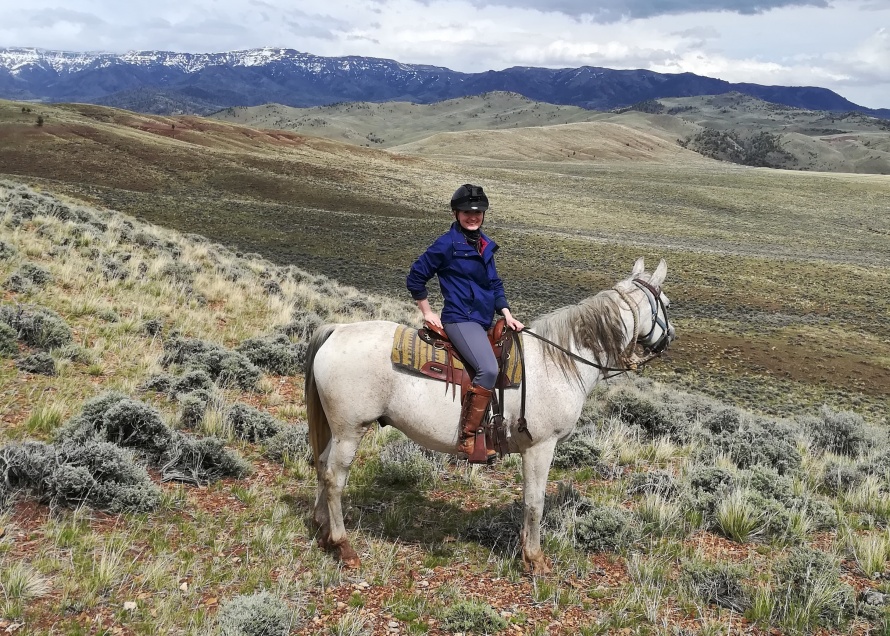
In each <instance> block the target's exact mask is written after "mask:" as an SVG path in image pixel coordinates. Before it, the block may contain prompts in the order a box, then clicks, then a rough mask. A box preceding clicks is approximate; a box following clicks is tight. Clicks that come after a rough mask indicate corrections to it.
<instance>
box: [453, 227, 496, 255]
mask: <svg viewBox="0 0 890 636" xmlns="http://www.w3.org/2000/svg"><path fill="white" fill-rule="evenodd" d="M450 234H451V239H452V240H453V241H454V242H455V243H462V244H463V245H466V246H467V247H469V245H470V244H469V243H467V237H466V236H464V233H463V232H461V231H460V227H459V225H458V222H457V221H454V222H453V223H452V224H451V230H450ZM479 234H480V235H481V236H482V240H483V241H484V243H485V247H484V248H483V249H482V254H483V255H484V254H485V253H487V252H493V251H494V250H496V249H497V247H498V244H497V243H495V242H494V241H492V240H491V238H490V237H489V236H487V235H486V234H485V233H484V232H480V233H479Z"/></svg>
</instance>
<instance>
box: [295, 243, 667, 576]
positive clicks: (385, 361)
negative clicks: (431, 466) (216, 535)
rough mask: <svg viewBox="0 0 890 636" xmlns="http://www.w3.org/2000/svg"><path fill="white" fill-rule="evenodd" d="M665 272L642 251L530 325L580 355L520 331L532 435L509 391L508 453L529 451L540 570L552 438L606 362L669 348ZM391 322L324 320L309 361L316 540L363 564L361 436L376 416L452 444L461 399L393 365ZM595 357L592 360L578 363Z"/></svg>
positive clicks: (534, 547)
mask: <svg viewBox="0 0 890 636" xmlns="http://www.w3.org/2000/svg"><path fill="white" fill-rule="evenodd" d="M666 273H667V266H666V265H665V262H664V261H663V260H662V261H661V262H660V263H659V265H658V267H657V268H656V270H655V271H654V272H652V273H651V274H648V273H646V272H645V266H644V263H643V259H642V258H640V259H638V260H637V261H636V263H635V264H634V267H633V271H632V272H631V275H630V277H629V278H627V279H626V280H623V281H620V282H619V283H617V284H616V285H615V287H614V288H612V289H610V290H606V291H603V292H600V293H599V294H597V295H596V296H593V297H591V298H588V299H586V300H584V301H582V302H581V303H579V304H577V305H572V306H569V307H566V308H563V309H559V310H557V311H555V312H553V313H551V314H548V315H546V316H543V317H541V318H539V319H537V320H535V321H534V322H532V324H531V325H530V327H529V328H530V330H532V331H534V332H535V333H537V334H539V335H541V336H543V337H545V338H548V339H550V340H552V341H554V342H556V343H558V344H560V345H561V346H562V347H564V348H565V349H566V350H568V351H570V352H571V353H572V354H573V356H574V357H572V356H569V355H567V354H566V353H563V352H562V351H560V350H558V349H557V348H555V347H553V346H551V345H549V344H547V343H545V342H542V341H540V340H537V339H532V338H530V337H529V336H528V334H526V335H523V336H522V342H523V346H524V351H525V376H524V381H525V382H527V388H526V392H527V402H526V413H525V414H526V419H527V422H528V432H529V433H530V436H529V435H526V434H524V433H521V432H519V431H518V430H517V429H518V427H519V425H518V424H517V419H518V417H519V411H520V392H519V391H516V390H508V391H506V392H505V396H504V403H505V404H504V416H505V418H506V422H507V425H508V430H509V433H508V435H509V437H508V443H509V449H510V452H511V453H519V454H520V455H522V473H523V500H524V503H525V513H524V523H523V528H522V535H521V543H522V558H523V561H524V562H525V564H526V567H527V569H529V570H530V571H531V572H532V573H533V574H542V573H546V572H548V571H549V567H548V565H547V561H546V559H545V558H544V554H543V552H542V551H541V514H542V511H543V507H544V490H545V488H546V486H547V475H548V472H549V470H550V462H551V461H552V459H553V451H554V448H555V447H556V443H557V441H559V440H560V439H562V438H564V437H566V436H567V435H569V434H570V433H571V432H572V430H573V429H574V427H575V423H576V422H577V421H578V418H579V417H580V415H581V409H582V407H583V406H584V402H585V400H586V398H587V396H588V395H589V393H590V392H591V391H592V390H593V387H594V385H595V384H596V382H597V380H599V379H600V377H601V375H602V373H603V371H602V369H601V368H598V367H626V366H627V363H628V359H629V356H628V355H627V354H628V353H629V352H630V351H631V350H632V349H633V347H634V346H635V344H640V345H642V346H643V347H645V348H647V349H653V348H654V349H656V350H657V351H659V352H660V351H661V350H662V349H664V348H665V347H666V346H667V345H668V344H669V343H670V341H671V340H672V339H673V337H674V330H673V327H672V326H671V325H670V323H669V321H668V319H667V311H666V307H667V306H668V305H669V301H668V299H667V298H666V297H665V296H664V294H662V292H661V283H662V282H663V281H664V277H665V275H666ZM397 326H398V325H396V323H393V322H385V321H368V322H357V323H352V324H339V325H323V326H322V327H319V329H318V330H317V331H316V332H315V334H313V336H312V339H311V341H310V344H309V352H308V358H307V363H306V391H305V398H306V408H307V412H308V419H309V438H310V442H311V444H312V450H313V453H314V456H315V464H316V469H317V471H318V492H317V496H316V500H315V513H314V515H315V521H316V523H317V524H318V526H319V545H321V546H322V547H323V548H326V549H329V550H332V551H334V552H335V553H337V554H338V556H339V557H340V559H341V560H342V561H343V563H344V564H345V565H347V566H349V567H357V566H358V565H359V563H360V561H359V557H358V554H356V552H355V550H353V548H352V547H351V546H350V544H349V541H348V539H347V537H346V529H345V527H344V525H343V510H342V506H341V497H342V494H343V489H344V487H345V486H346V479H347V476H348V474H349V467H350V465H351V464H352V461H353V459H354V458H355V453H356V450H357V448H358V445H359V442H360V441H361V439H362V436H363V435H364V434H365V433H366V432H367V430H368V428H369V427H370V426H371V425H372V424H374V422H380V423H381V424H386V425H389V426H393V427H395V428H397V429H399V430H400V431H402V432H403V433H404V434H405V435H406V436H408V437H409V438H410V439H412V440H414V441H415V442H416V443H418V444H420V445H421V446H424V447H426V448H428V449H431V450H434V451H439V452H443V453H453V452H455V449H456V447H457V441H458V439H457V438H458V419H459V415H460V410H461V405H460V403H459V400H456V399H454V398H453V397H452V395H451V392H448V393H445V392H444V391H443V390H442V385H441V384H440V383H439V382H437V381H435V380H432V379H430V378H427V377H424V376H419V375H412V374H410V373H406V372H403V371H401V370H398V369H395V368H393V365H392V362H391V361H390V352H391V349H392V345H393V336H394V334H395V330H396V327H397ZM579 358H583V359H585V360H587V361H593V360H595V361H596V362H595V363H594V365H595V366H591V365H590V364H583V363H580V362H579Z"/></svg>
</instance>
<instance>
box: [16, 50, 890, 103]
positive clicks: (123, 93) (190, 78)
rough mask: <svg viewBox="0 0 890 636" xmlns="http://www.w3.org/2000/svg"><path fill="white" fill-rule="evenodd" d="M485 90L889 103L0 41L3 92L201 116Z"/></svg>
mask: <svg viewBox="0 0 890 636" xmlns="http://www.w3.org/2000/svg"><path fill="white" fill-rule="evenodd" d="M490 91H510V92H514V93H519V94H521V95H524V96H526V97H528V98H530V99H534V100H538V101H542V102H547V103H551V104H563V105H573V106H580V107H582V108H586V109H596V110H611V109H614V108H620V107H626V106H630V105H632V104H635V103H638V102H641V101H646V100H650V99H661V98H670V97H692V96H698V95H717V94H722V93H727V92H730V91H737V92H739V93H742V94H745V95H750V96H752V97H757V98H759V99H762V100H765V101H769V102H774V103H777V104H784V105H786V106H793V107H797V108H806V109H809V110H824V111H835V112H849V111H854V112H861V113H866V114H870V115H874V116H877V117H882V118H885V119H890V109H877V110H875V109H869V108H865V107H863V106H859V105H858V104H854V103H853V102H851V101H849V100H847V99H845V98H843V97H841V96H840V95H838V94H837V93H835V92H833V91H830V90H828V89H825V88H818V87H789V86H762V85H759V84H748V83H744V84H733V83H730V82H726V81H723V80H719V79H714V78H710V77H704V76H700V75H695V74H692V73H680V74H666V73H655V72H653V71H646V70H613V69H608V68H599V67H592V66H583V67H580V68H567V69H546V68H536V67H512V68H508V69H504V70H501V71H486V72H483V73H460V72H457V71H452V70H450V69H447V68H444V67H437V66H429V65H420V64H403V63H400V62H397V61H395V60H386V59H379V58H370V57H359V56H349V57H321V56H317V55H312V54H309V53H302V52H299V51H295V50H292V49H282V48H262V49H251V50H246V51H231V52H225V53H200V54H198V53H177V52H170V51H134V52H129V53H125V54H112V53H77V52H65V51H50V50H43V49H36V48H0V97H4V98H8V99H17V100H33V101H46V102H87V103H99V104H107V105H114V106H116V107H119V108H125V109H128V110H136V111H143V112H154V113H157V114H182V113H195V114H207V113H210V112H213V111H215V110H220V109H223V108H228V107H232V106H252V105H258V104H264V103H270V102H275V103H280V104H285V105H288V106H296V107H307V106H319V105H324V104H331V103H335V102H342V101H347V102H354V101H368V102H384V101H414V102H420V103H432V102H438V101H441V100H444V99H452V98H456V97H464V96H467V95H477V94H480V93H487V92H490ZM152 93H157V94H158V96H157V97H155V96H153V95H152Z"/></svg>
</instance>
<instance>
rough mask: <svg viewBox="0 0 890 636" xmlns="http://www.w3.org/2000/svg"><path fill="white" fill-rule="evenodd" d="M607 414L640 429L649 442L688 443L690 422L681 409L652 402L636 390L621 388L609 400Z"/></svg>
mask: <svg viewBox="0 0 890 636" xmlns="http://www.w3.org/2000/svg"><path fill="white" fill-rule="evenodd" d="M606 414H607V415H611V416H616V417H618V418H620V419H621V420H622V421H623V422H625V423H627V424H629V425H631V426H637V427H639V428H640V429H642V431H643V432H644V433H645V435H646V437H647V438H648V439H657V438H659V437H669V438H670V439H671V440H672V441H674V442H678V443H685V442H687V441H689V438H690V430H689V421H688V420H687V419H686V416H685V415H684V414H683V413H682V412H680V411H679V410H678V409H674V408H671V407H670V405H667V404H664V403H658V402H654V401H652V400H650V399H649V398H648V397H647V396H645V395H643V394H642V393H641V392H640V391H638V390H637V389H633V388H622V389H621V390H619V391H616V392H615V393H614V394H612V395H611V396H610V397H609V398H608V404H607V407H606Z"/></svg>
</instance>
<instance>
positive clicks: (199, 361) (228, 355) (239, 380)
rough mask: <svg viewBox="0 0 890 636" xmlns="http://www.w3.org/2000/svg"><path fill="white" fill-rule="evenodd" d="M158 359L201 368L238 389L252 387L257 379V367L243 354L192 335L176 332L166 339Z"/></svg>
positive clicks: (220, 381) (167, 362) (258, 374)
mask: <svg viewBox="0 0 890 636" xmlns="http://www.w3.org/2000/svg"><path fill="white" fill-rule="evenodd" d="M162 363H163V364H164V365H165V366H169V365H171V364H181V365H184V366H185V367H187V368H191V369H203V370H204V371H206V372H207V373H208V374H209V375H210V377H211V378H212V379H213V380H215V381H217V382H219V383H222V384H228V383H231V384H234V385H236V386H238V387H239V388H241V389H252V388H253V387H254V386H255V385H256V382H257V380H259V379H260V370H259V369H258V368H257V367H256V366H254V364H253V363H252V362H250V360H248V359H247V357H245V356H244V354H242V353H238V352H236V351H232V350H230V349H227V348H225V347H223V346H221V345H218V344H214V343H211V342H205V341H203V340H198V339H195V338H183V337H180V336H176V337H173V338H170V339H169V340H167V342H165V343H164V358H163V360H162Z"/></svg>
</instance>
